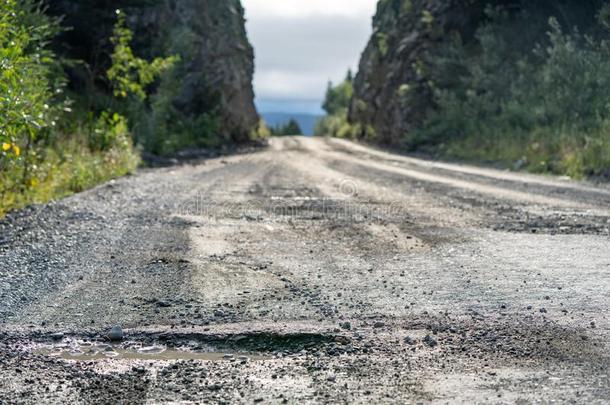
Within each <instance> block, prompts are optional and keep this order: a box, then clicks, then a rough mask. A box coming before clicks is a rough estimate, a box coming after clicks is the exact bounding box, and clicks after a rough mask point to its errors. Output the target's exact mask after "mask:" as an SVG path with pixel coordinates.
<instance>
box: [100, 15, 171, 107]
mask: <svg viewBox="0 0 610 405" xmlns="http://www.w3.org/2000/svg"><path fill="white" fill-rule="evenodd" d="M116 13H117V16H118V19H117V22H116V25H115V26H114V32H113V35H112V38H111V41H112V44H113V45H114V51H113V52H112V56H111V58H112V66H111V68H110V69H109V70H108V72H107V76H108V79H109V80H110V82H111V83H112V87H113V91H114V95H115V96H116V97H120V98H126V97H127V96H128V95H129V94H133V95H135V96H136V97H138V98H139V99H140V100H142V101H144V100H145V99H146V97H147V94H146V87H147V86H148V85H150V84H151V83H152V82H154V81H155V79H157V78H158V77H159V76H161V74H162V73H163V72H165V71H167V70H169V69H171V68H172V67H173V66H174V64H175V63H176V62H177V61H178V60H179V57H178V56H170V57H167V58H155V59H154V60H153V61H152V62H148V61H146V60H144V59H142V58H138V57H136V56H135V55H134V54H133V51H132V49H131V46H130V44H131V41H132V39H133V33H132V32H131V30H130V29H129V28H128V27H127V25H126V23H125V14H124V13H122V12H121V10H117V11H116Z"/></svg>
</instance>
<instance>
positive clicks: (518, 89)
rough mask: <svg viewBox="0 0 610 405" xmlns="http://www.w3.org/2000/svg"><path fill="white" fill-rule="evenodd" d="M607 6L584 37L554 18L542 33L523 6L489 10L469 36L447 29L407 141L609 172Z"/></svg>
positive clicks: (540, 167) (551, 167) (521, 162)
mask: <svg viewBox="0 0 610 405" xmlns="http://www.w3.org/2000/svg"><path fill="white" fill-rule="evenodd" d="M608 11H609V10H608V9H606V8H604V9H602V10H601V11H600V13H599V17H598V25H599V27H597V28H598V29H599V30H598V31H597V32H598V33H595V31H594V30H591V32H592V33H591V34H588V35H584V34H582V33H581V32H579V30H578V29H567V28H562V26H561V25H560V24H559V22H558V20H557V19H555V18H554V17H553V18H551V19H550V20H549V21H548V24H547V26H546V29H545V31H546V33H541V32H540V26H541V25H540V24H531V23H532V21H531V19H530V17H529V16H528V15H527V14H526V11H523V12H522V14H520V15H518V16H516V17H515V16H511V15H510V14H509V13H508V12H507V11H506V10H504V9H501V8H489V9H488V17H489V22H488V23H486V24H484V25H482V26H481V27H480V28H479V29H478V31H477V33H476V42H475V43H474V44H465V43H463V42H462V40H461V38H459V37H458V36H455V37H454V38H453V39H452V40H451V41H448V42H447V43H446V44H445V45H444V46H443V47H442V48H441V49H439V50H438V51H436V52H434V53H432V54H431V55H430V58H429V60H428V61H427V62H428V68H429V70H430V73H429V81H428V82H427V84H426V85H427V86H429V87H430V88H431V90H432V91H433V94H434V97H435V102H436V104H437V106H438V108H437V109H436V111H434V112H433V113H432V114H430V116H429V118H428V120H427V121H426V123H425V124H424V126H423V127H422V128H421V130H419V131H418V132H417V133H416V134H415V135H416V136H415V137H414V138H411V140H410V141H409V145H408V146H410V147H417V148H422V147H429V148H431V149H432V150H437V151H441V152H442V153H443V154H446V155H451V156H456V157H460V158H467V159H472V158H474V159H477V160H490V161H504V162H512V163H514V162H517V163H516V165H517V166H518V167H527V168H529V169H530V170H534V171H543V172H545V171H550V172H556V173H566V174H568V175H570V176H573V177H581V176H583V175H598V174H601V173H603V172H604V171H606V170H608V168H610V132H608V130H609V129H610V42H609V41H608V40H609V39H610V36H608V35H607V34H608V31H607V28H608V21H607V16H608ZM516 32H519V33H520V34H519V36H518V37H515V35H514V34H515V33H516ZM599 33H601V34H599Z"/></svg>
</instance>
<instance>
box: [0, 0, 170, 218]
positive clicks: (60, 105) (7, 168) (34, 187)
mask: <svg viewBox="0 0 610 405" xmlns="http://www.w3.org/2000/svg"><path fill="white" fill-rule="evenodd" d="M0 1H1V5H2V7H0V61H1V64H2V70H1V71H0V217H1V216H3V215H4V214H6V212H8V211H9V210H12V209H15V208H19V207H23V206H25V205H27V204H30V203H39V202H45V201H48V200H49V199H53V198H58V197H62V196H65V195H69V194H71V193H74V192H78V191H82V190H84V189H87V188H89V187H92V186H94V185H96V184H98V183H100V182H103V181H106V180H108V179H111V178H114V177H117V176H122V175H125V174H128V173H130V172H131V171H132V170H134V169H135V168H136V166H137V165H138V163H139V155H138V152H137V151H136V150H135V149H134V146H133V145H134V142H133V138H132V134H133V128H134V126H133V124H134V123H133V122H132V121H130V119H129V118H128V116H129V115H133V112H134V111H138V110H143V109H146V108H147V104H146V103H147V98H148V96H149V86H150V85H151V84H152V83H154V82H155V81H156V80H157V79H158V78H159V77H160V76H161V75H162V74H167V72H169V71H171V69H172V66H173V65H174V63H175V62H176V61H177V58H176V57H169V58H157V59H155V60H154V61H152V62H150V63H149V62H147V61H145V60H143V59H140V58H138V57H136V56H135V55H134V54H133V51H132V50H131V48H130V41H131V40H132V34H131V31H130V30H129V29H128V28H127V27H126V24H125V17H124V15H123V14H122V13H120V12H117V23H116V26H115V29H114V33H113V36H112V39H111V41H112V45H113V47H114V50H113V52H112V56H111V64H110V67H109V69H108V70H107V71H105V72H104V73H103V74H102V75H101V77H98V78H97V79H98V80H100V81H103V82H104V83H105V84H106V86H107V87H108V88H109V89H111V91H110V92H109V94H96V95H95V96H91V95H90V96H89V97H90V100H89V101H90V102H83V96H82V95H80V94H77V93H76V92H72V91H71V90H70V89H69V87H68V80H67V77H66V73H65V69H64V68H65V67H66V66H67V65H69V64H74V63H78V61H69V60H64V59H63V58H61V57H60V56H58V55H57V54H56V53H54V52H53V51H52V47H51V46H50V44H51V42H52V40H53V38H54V37H55V36H56V35H58V33H60V32H61V30H62V29H63V28H62V27H61V26H60V24H59V21H58V20H57V19H53V18H51V17H48V16H47V15H46V14H45V12H44V9H43V8H42V6H40V4H39V3H37V2H34V1H31V0H26V1H18V0H0ZM93 99H95V102H93V101H91V100H93Z"/></svg>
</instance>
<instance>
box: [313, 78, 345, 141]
mask: <svg viewBox="0 0 610 405" xmlns="http://www.w3.org/2000/svg"><path fill="white" fill-rule="evenodd" d="M353 81H354V78H353V75H352V72H351V70H348V72H347V75H346V76H345V79H344V80H343V81H342V82H341V83H339V84H337V85H333V83H332V82H329V83H328V87H327V89H326V95H325V97H324V103H323V104H322V108H323V109H324V111H326V114H327V116H326V117H324V118H322V119H321V120H319V121H318V123H317V124H316V128H315V130H314V134H315V135H317V136H337V137H341V138H348V137H351V136H352V128H351V126H350V125H349V124H348V122H347V111H348V109H349V104H350V102H351V99H352V96H353V93H354V88H353Z"/></svg>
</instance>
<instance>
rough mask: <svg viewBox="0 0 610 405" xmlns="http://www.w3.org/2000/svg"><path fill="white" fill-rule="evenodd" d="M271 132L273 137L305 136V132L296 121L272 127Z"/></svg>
mask: <svg viewBox="0 0 610 405" xmlns="http://www.w3.org/2000/svg"><path fill="white" fill-rule="evenodd" d="M269 131H270V132H271V135H272V136H290V135H303V131H302V130H301V127H300V126H299V123H298V122H297V121H296V120H295V119H290V120H289V121H288V122H287V123H285V124H278V125H276V126H274V127H270V128H269Z"/></svg>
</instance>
